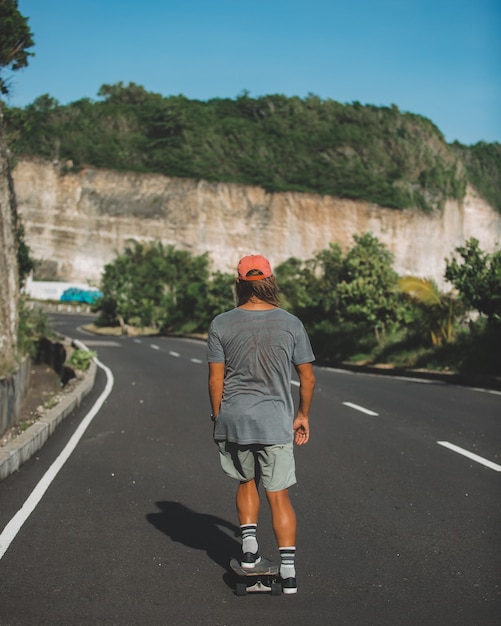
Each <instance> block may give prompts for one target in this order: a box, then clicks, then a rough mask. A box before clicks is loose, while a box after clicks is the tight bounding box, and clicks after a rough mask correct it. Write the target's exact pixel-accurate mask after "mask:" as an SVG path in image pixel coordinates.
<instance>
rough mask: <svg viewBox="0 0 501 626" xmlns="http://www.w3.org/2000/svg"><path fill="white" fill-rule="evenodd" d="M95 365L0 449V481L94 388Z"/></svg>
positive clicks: (40, 445) (38, 448)
mask: <svg viewBox="0 0 501 626" xmlns="http://www.w3.org/2000/svg"><path fill="white" fill-rule="evenodd" d="M96 371H97V365H96V364H95V363H94V362H92V363H91V364H90V367H89V369H88V370H87V372H86V373H85V375H84V377H83V378H82V379H81V380H80V381H78V382H77V383H76V385H75V387H74V388H73V389H72V390H71V391H70V392H69V393H67V394H66V395H65V396H63V398H62V399H61V400H60V402H59V403H58V404H57V405H56V406H55V407H53V408H52V409H50V410H49V411H47V413H46V414H45V415H44V416H43V417H41V418H40V419H39V420H38V421H36V422H35V423H34V424H32V425H31V426H30V427H29V428H27V429H26V430H25V431H24V432H23V433H22V434H21V435H19V436H18V437H16V438H15V439H13V440H12V441H10V442H9V443H7V444H6V445H5V446H3V447H2V448H0V481H2V480H4V478H7V476H9V475H10V474H12V473H13V472H15V471H17V470H18V469H19V468H20V467H21V465H22V464H23V463H25V462H26V461H27V460H28V459H30V458H31V457H32V456H33V455H34V454H35V453H36V452H38V450H40V448H42V446H43V445H44V444H45V442H46V441H47V439H48V438H49V437H50V436H51V435H52V433H53V432H54V431H55V429H56V428H57V427H58V426H59V424H60V423H61V422H62V421H63V420H64V419H65V418H66V417H67V416H68V415H69V414H70V413H71V412H72V411H73V410H74V409H75V408H76V407H78V406H79V405H80V402H81V401H82V398H84V397H85V396H86V395H87V394H88V393H89V392H90V391H91V389H92V387H93V386H94V381H95V378H96Z"/></svg>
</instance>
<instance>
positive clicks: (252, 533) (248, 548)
mask: <svg viewBox="0 0 501 626" xmlns="http://www.w3.org/2000/svg"><path fill="white" fill-rule="evenodd" d="M240 529H241V531H242V552H243V553H244V554H245V552H252V554H256V552H257V551H258V544H257V537H256V535H257V524H242V525H241V526H240Z"/></svg>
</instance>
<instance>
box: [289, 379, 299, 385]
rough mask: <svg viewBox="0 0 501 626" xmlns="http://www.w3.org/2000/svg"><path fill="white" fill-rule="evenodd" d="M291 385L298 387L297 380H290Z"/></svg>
mask: <svg viewBox="0 0 501 626" xmlns="http://www.w3.org/2000/svg"><path fill="white" fill-rule="evenodd" d="M291 385H295V386H296V387H299V382H298V381H297V380H291Z"/></svg>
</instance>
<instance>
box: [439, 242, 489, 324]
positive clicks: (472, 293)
mask: <svg viewBox="0 0 501 626" xmlns="http://www.w3.org/2000/svg"><path fill="white" fill-rule="evenodd" d="M455 251H456V252H457V253H458V255H459V256H460V257H461V259H462V260H461V261H459V260H458V259H457V258H452V259H446V269H445V278H446V280H448V281H449V282H451V283H452V284H453V285H454V287H455V288H456V289H457V291H458V293H459V297H460V298H461V300H462V301H463V302H464V304H465V306H466V307H468V308H469V309H474V310H476V311H478V312H479V313H480V314H482V315H485V316H486V317H487V319H488V322H489V323H490V324H494V323H500V322H501V250H498V251H496V252H494V253H492V254H488V253H486V252H484V251H483V250H481V249H480V245H479V241H478V240H477V239H475V238H474V237H472V238H471V239H469V240H468V241H467V242H466V244H465V245H464V246H459V247H457V248H456V250H455Z"/></svg>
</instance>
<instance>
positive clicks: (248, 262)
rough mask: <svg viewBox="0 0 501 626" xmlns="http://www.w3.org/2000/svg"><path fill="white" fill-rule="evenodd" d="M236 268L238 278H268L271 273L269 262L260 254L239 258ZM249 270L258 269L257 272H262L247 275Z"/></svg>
mask: <svg viewBox="0 0 501 626" xmlns="http://www.w3.org/2000/svg"><path fill="white" fill-rule="evenodd" d="M237 269H238V278H240V280H262V279H263V278H268V277H269V276H272V275H273V272H272V271H271V265H270V262H269V261H268V259H265V258H264V256H261V255H260V254H251V255H249V256H244V257H243V258H242V259H240V262H239V263H238V268H237ZM251 270H258V271H259V272H262V274H259V275H258V276H247V274H248V273H249V272H250V271H251Z"/></svg>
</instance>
